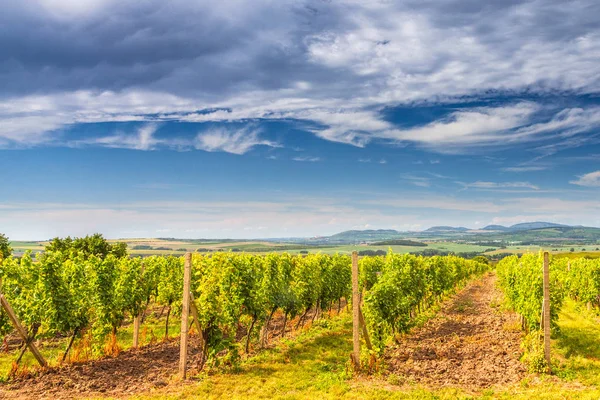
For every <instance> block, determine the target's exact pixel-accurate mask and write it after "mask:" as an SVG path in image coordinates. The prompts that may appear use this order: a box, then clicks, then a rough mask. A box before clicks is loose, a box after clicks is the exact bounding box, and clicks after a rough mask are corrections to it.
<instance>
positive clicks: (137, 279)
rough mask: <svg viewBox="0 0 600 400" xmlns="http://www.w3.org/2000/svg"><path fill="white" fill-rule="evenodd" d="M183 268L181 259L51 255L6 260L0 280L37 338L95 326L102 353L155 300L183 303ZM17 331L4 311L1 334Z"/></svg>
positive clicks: (71, 334)
mask: <svg viewBox="0 0 600 400" xmlns="http://www.w3.org/2000/svg"><path fill="white" fill-rule="evenodd" d="M180 265H181V260H180V259H179V258H177V257H151V258H148V259H145V260H144V267H142V261H141V259H139V258H128V257H117V256H115V255H113V254H108V255H106V256H105V257H100V256H96V255H85V254H83V253H80V252H69V251H48V252H46V253H44V254H43V255H40V256H39V259H38V261H37V262H34V261H33V260H32V258H31V255H30V254H29V253H26V254H25V255H24V256H23V257H21V258H20V259H17V258H8V259H6V260H4V261H3V262H2V264H1V269H0V277H1V278H2V292H3V294H4V296H5V297H6V298H7V299H8V301H9V302H10V303H11V305H12V306H13V308H14V310H15V312H16V313H17V316H18V317H19V319H20V320H21V322H22V323H23V324H24V325H25V326H26V327H27V329H28V331H29V333H30V336H31V337H32V338H33V337H35V336H36V335H37V336H55V335H63V336H66V335H69V336H72V337H75V336H77V335H78V334H80V333H81V332H82V330H84V329H86V328H90V330H91V332H92V334H93V337H94V339H95V344H96V350H97V351H99V350H100V348H101V346H102V345H103V343H104V341H105V339H106V337H107V335H109V334H110V333H112V334H116V332H117V329H118V328H119V327H120V326H121V325H122V323H123V322H124V321H125V318H126V317H127V316H132V315H138V314H139V313H140V312H141V311H142V310H143V309H144V308H145V305H147V304H148V303H149V302H150V301H151V300H153V301H155V302H157V303H158V304H165V305H167V306H170V305H171V304H172V303H173V302H174V301H176V300H177V299H179V300H180V298H181V294H180V293H181V290H180V289H179V288H178V287H177V283H178V282H179V287H181V286H182V285H181V283H180V281H181V279H179V277H178V276H172V275H173V273H175V274H176V273H177V271H180V270H181V267H180ZM165 283H167V284H165ZM172 284H173V286H174V288H173V287H171V286H172ZM11 329H12V326H11V325H10V323H9V320H8V318H7V316H6V315H5V313H4V312H3V311H2V312H0V334H6V333H8V332H9V331H10V330H11ZM65 355H66V354H65Z"/></svg>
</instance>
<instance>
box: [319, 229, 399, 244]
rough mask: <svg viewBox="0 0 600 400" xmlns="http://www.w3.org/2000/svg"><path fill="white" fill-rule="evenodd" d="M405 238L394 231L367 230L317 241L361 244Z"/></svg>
mask: <svg viewBox="0 0 600 400" xmlns="http://www.w3.org/2000/svg"><path fill="white" fill-rule="evenodd" d="M404 236H405V235H404V234H402V233H401V232H398V231H396V230H394V229H376V230H375V229H367V230H363V231H359V230H351V231H344V232H340V233H336V234H335V235H331V236H328V237H323V238H318V239H316V240H315V241H319V242H321V241H323V242H327V243H360V242H376V241H383V240H391V239H400V238H402V237H404Z"/></svg>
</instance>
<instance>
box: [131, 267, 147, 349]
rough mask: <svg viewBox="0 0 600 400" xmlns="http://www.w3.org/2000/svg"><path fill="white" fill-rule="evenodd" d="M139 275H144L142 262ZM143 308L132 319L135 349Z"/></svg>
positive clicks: (137, 342)
mask: <svg viewBox="0 0 600 400" xmlns="http://www.w3.org/2000/svg"><path fill="white" fill-rule="evenodd" d="M141 275H142V276H144V264H142V271H141ZM144 311H145V310H142V311H141V312H140V313H139V314H138V315H136V316H135V318H134V319H133V348H134V349H137V348H138V346H139V338H140V324H141V322H142V313H144Z"/></svg>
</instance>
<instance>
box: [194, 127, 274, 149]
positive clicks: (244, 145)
mask: <svg viewBox="0 0 600 400" xmlns="http://www.w3.org/2000/svg"><path fill="white" fill-rule="evenodd" d="M259 132H260V130H259V129H255V128H251V127H245V128H241V129H227V128H214V129H211V130H209V131H207V132H202V133H199V134H198V136H196V140H195V143H194V147H195V148H196V149H198V150H204V151H212V152H214V151H223V152H226V153H232V154H245V153H247V152H248V151H250V150H251V149H252V148H253V147H255V146H269V147H280V145H279V144H277V143H275V142H272V141H270V140H264V139H260V138H259V136H258V135H259Z"/></svg>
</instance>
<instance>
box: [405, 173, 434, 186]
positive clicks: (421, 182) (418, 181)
mask: <svg viewBox="0 0 600 400" xmlns="http://www.w3.org/2000/svg"><path fill="white" fill-rule="evenodd" d="M401 178H402V179H403V180H405V181H408V183H410V184H412V185H415V186H418V187H423V188H427V187H430V186H431V182H430V179H429V178H425V177H422V176H417V175H413V174H402V175H401Z"/></svg>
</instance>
